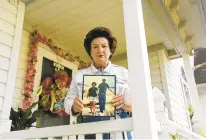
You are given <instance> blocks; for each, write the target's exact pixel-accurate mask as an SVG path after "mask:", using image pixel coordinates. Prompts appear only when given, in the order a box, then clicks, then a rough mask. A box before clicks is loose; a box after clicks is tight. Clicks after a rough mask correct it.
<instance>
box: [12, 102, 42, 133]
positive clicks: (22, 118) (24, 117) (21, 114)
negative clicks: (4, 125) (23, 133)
mask: <svg viewBox="0 0 206 140" xmlns="http://www.w3.org/2000/svg"><path fill="white" fill-rule="evenodd" d="M37 104H38V102H34V103H33V104H32V105H31V106H30V107H29V108H27V109H26V110H25V111H23V109H22V108H18V110H17V111H15V110H14V109H13V108H11V111H10V117H9V119H10V120H12V125H11V131H17V130H25V129H28V128H30V127H34V126H32V124H33V123H34V122H36V120H37V118H38V117H40V115H41V114H42V113H43V109H39V110H36V111H34V112H32V109H33V108H34V107H35V106H36V105H37Z"/></svg>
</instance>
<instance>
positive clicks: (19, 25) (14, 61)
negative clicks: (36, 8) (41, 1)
mask: <svg viewBox="0 0 206 140" xmlns="http://www.w3.org/2000/svg"><path fill="white" fill-rule="evenodd" d="M24 12H25V4H24V3H22V2H21V1H19V3H18V12H17V20H16V21H17V22H16V26H15V34H14V40H13V47H12V53H11V59H10V67H9V72H8V81H7V85H6V91H5V96H4V104H3V110H2V115H1V117H2V118H3V119H9V115H10V109H11V105H12V99H13V93H14V86H15V81H16V80H15V79H16V73H17V69H18V58H19V53H20V45H21V38H22V29H23V21H24Z"/></svg>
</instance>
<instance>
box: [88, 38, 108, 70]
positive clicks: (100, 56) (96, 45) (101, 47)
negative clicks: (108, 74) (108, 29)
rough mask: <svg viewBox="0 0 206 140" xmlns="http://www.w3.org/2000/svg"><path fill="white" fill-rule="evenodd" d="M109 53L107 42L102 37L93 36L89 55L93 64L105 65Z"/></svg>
mask: <svg viewBox="0 0 206 140" xmlns="http://www.w3.org/2000/svg"><path fill="white" fill-rule="evenodd" d="M110 55H111V52H110V49H109V42H108V40H107V39H106V38H104V37H99V38H95V39H94V40H93V41H92V43H91V56H92V58H93V60H94V63H95V66H97V67H106V66H107V64H108V62H109V57H110Z"/></svg>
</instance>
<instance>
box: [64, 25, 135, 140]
mask: <svg viewBox="0 0 206 140" xmlns="http://www.w3.org/2000/svg"><path fill="white" fill-rule="evenodd" d="M84 47H85V50H86V52H87V54H88V55H89V56H90V57H91V59H92V64H91V66H90V67H88V68H86V69H82V70H80V71H78V72H77V73H76V74H75V75H74V77H73V80H72V83H71V86H70V91H69V93H68V94H67V96H66V98H65V102H64V107H65V110H66V112H67V113H69V114H72V115H78V114H79V113H81V112H82V109H83V102H82V100H81V97H82V84H83V75H116V91H117V94H116V96H114V97H113V100H112V103H113V105H114V106H115V107H116V109H117V114H120V112H131V110H132V106H131V102H130V100H131V96H130V92H129V88H128V85H129V78H128V71H127V69H125V68H123V67H121V66H117V65H114V64H112V63H111V61H110V59H111V58H112V55H113V54H114V52H115V50H116V47H117V40H116V38H115V37H114V36H112V33H111V31H110V30H109V29H108V28H105V27H97V28H94V29H92V30H91V31H89V32H88V34H87V35H86V38H85V39H84ZM123 116H125V115H123ZM120 117H121V115H120ZM99 118H100V120H108V119H109V117H107V118H105V117H102V118H101V117H98V118H96V119H95V118H94V117H93V118H91V119H88V118H86V120H84V122H86V121H87V122H91V121H100V120H98V119H99ZM103 137H104V136H103ZM104 138H105V139H108V138H109V137H108V136H105V137H104Z"/></svg>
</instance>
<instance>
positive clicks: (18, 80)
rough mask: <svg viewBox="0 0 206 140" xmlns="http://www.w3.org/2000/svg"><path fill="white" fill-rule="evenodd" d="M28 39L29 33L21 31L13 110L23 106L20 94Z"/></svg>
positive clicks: (22, 97) (25, 67)
mask: <svg viewBox="0 0 206 140" xmlns="http://www.w3.org/2000/svg"><path fill="white" fill-rule="evenodd" d="M29 38H30V33H29V32H27V31H26V30H23V32H22V40H21V48H20V55H19V63H18V70H17V74H16V80H15V90H14V96H13V102H12V107H13V108H15V109H17V108H18V107H22V105H23V99H24V96H23V95H22V93H23V88H24V83H25V77H26V70H27V56H28V52H29V44H30V40H29Z"/></svg>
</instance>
